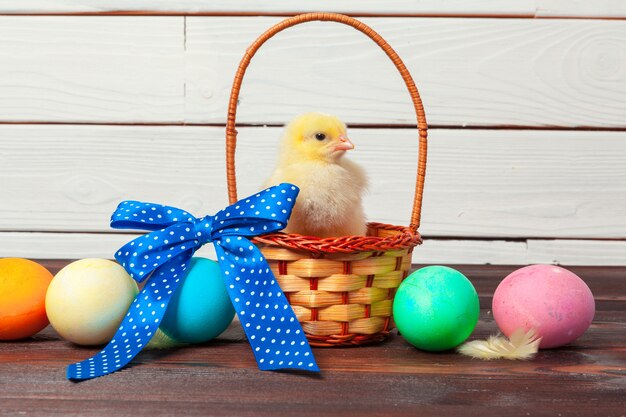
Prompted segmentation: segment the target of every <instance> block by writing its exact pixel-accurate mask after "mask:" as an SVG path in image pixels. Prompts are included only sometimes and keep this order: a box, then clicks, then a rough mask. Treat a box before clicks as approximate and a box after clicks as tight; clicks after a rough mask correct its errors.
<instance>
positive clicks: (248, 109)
mask: <svg viewBox="0 0 626 417" xmlns="http://www.w3.org/2000/svg"><path fill="white" fill-rule="evenodd" d="M278 21H279V19H278V18H271V17H266V18H258V19H247V18H232V17H230V18H229V17H224V18H211V19H207V18H202V17H191V18H188V19H187V41H186V45H187V48H186V51H187V53H186V56H187V81H188V82H187V86H186V92H187V94H186V98H187V112H186V119H187V121H188V122H193V123H223V122H224V121H225V112H224V109H225V108H226V103H227V100H228V98H229V95H230V87H231V83H232V81H231V80H232V77H233V74H234V72H235V69H236V66H237V64H238V62H239V60H240V59H241V57H242V56H243V51H244V50H245V48H246V47H247V46H248V45H249V44H250V43H251V41H252V40H253V39H255V38H256V36H257V35H258V34H260V33H262V32H263V31H264V30H265V29H266V28H268V27H270V26H271V25H272V24H273V23H276V22H278ZM363 21H364V22H365V23H367V24H369V25H370V26H371V27H373V28H374V29H375V30H376V31H378V32H379V33H380V34H381V35H382V36H383V37H384V38H385V39H386V40H387V41H388V42H389V43H390V44H391V46H392V47H393V48H394V49H395V50H396V51H397V52H398V54H399V55H400V57H402V59H403V60H404V62H405V63H406V65H407V67H408V68H409V70H410V71H411V73H412V75H413V78H414V80H415V82H416V84H417V87H418V89H419V90H420V93H421V95H422V99H423V101H424V105H425V108H426V115H427V119H428V121H429V123H430V124H433V125H438V126H487V125H489V126H492V125H498V126H502V125H513V126H566V127H577V126H595V127H603V128H621V127H626V122H625V120H626V119H625V118H624V116H625V115H626V112H625V110H624V102H626V71H622V69H623V68H626V26H625V25H623V24H622V23H621V22H605V21H539V20H494V19H464V20H459V19H419V18H404V19H398V18H366V19H363ZM321 45H323V47H322V46H321ZM239 99H240V109H239V116H238V120H239V121H240V122H245V123H259V124H263V123H282V122H283V121H284V118H285V117H286V116H289V115H292V114H297V113H300V112H304V111H310V110H311V109H319V110H323V111H326V112H329V113H336V114H339V115H341V116H342V117H343V118H344V119H345V120H346V121H347V122H349V123H362V124H371V123H374V124H376V123H377V124H399V123H400V124H411V123H415V114H414V110H413V107H412V105H411V104H410V100H409V97H408V93H407V92H406V88H405V87H404V84H403V82H402V80H401V79H400V76H399V75H398V74H397V71H396V69H395V68H394V67H393V65H392V64H391V63H390V62H389V61H388V59H387V57H386V56H384V54H383V53H382V52H381V51H380V50H379V49H378V47H377V46H376V45H375V44H374V43H373V42H371V41H370V40H369V39H367V38H366V37H365V36H363V35H362V34H361V33H358V32H357V31H355V30H353V29H352V28H348V27H342V26H341V25H339V24H336V23H309V24H306V25H301V26H298V27H294V28H291V29H289V30H288V31H285V32H283V33H280V34H279V35H277V37H276V38H274V39H271V40H270V41H269V42H268V43H267V44H266V45H264V46H263V47H262V48H261V49H260V50H259V52H258V53H257V55H256V56H255V57H254V59H253V61H252V64H251V66H250V68H249V69H248V72H247V74H246V77H245V79H244V83H243V88H242V91H241V95H240V97H239Z"/></svg>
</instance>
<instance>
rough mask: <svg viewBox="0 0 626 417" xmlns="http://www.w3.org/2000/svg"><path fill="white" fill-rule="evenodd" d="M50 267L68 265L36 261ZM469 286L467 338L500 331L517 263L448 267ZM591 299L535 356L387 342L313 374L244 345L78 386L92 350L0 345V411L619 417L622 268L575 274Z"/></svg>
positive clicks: (331, 361) (178, 356)
mask: <svg viewBox="0 0 626 417" xmlns="http://www.w3.org/2000/svg"><path fill="white" fill-rule="evenodd" d="M43 263H44V264H45V265H46V266H48V267H49V268H50V269H51V270H52V271H53V272H55V271H57V270H58V269H59V268H60V267H61V266H63V265H64V264H65V262H61V261H48V262H43ZM455 267H456V268H457V269H459V270H460V271H462V272H463V273H465V274H466V275H467V276H468V277H469V278H470V279H471V280H472V281H473V283H474V285H475V286H476V288H477V290H478V292H479V295H480V297H481V306H482V307H483V308H484V309H483V310H482V311H481V318H480V322H479V324H478V327H477V329H476V331H475V332H474V334H473V335H472V338H484V337H486V336H488V335H489V334H492V333H494V332H496V325H495V323H494V321H493V319H492V317H491V314H490V311H489V307H490V303H491V299H490V297H491V294H492V293H493V291H494V289H495V287H496V286H497V284H498V282H499V281H500V280H501V279H502V278H503V277H504V276H506V275H507V274H508V273H509V272H511V271H513V270H514V269H515V268H516V267H514V266H455ZM569 269H570V270H572V271H573V272H575V273H577V274H578V275H579V276H580V277H581V278H583V279H584V280H585V281H586V282H587V283H588V284H589V286H590V288H591V290H592V292H593V293H594V295H595V297H596V302H597V305H596V307H597V312H596V317H595V320H594V322H593V324H592V326H591V328H590V329H589V330H588V331H587V333H585V335H583V336H582V337H581V338H580V339H578V340H577V341H575V342H574V343H572V344H571V345H569V346H567V347H563V348H559V349H554V350H546V351H540V352H539V354H538V355H537V356H536V357H535V358H534V359H533V360H530V361H525V362H521V361H505V360H498V361H490V362H486V361H479V360H475V359H470V358H466V357H464V356H461V355H459V354H457V353H454V352H445V353H427V352H422V351H419V350H417V349H415V348H413V347H412V346H410V345H408V344H407V343H406V342H405V341H404V340H403V339H402V338H401V337H400V336H398V335H394V337H392V338H391V339H390V340H389V341H387V342H384V343H382V344H380V345H376V346H369V347H358V348H332V349H324V348H316V349H315V356H316V358H317V361H318V363H319V365H320V368H321V369H322V372H321V374H320V375H308V374H303V373H294V372H262V371H259V370H258V369H257V367H256V364H255V362H254V359H253V355H252V352H251V351H250V348H249V346H248V345H247V343H245V342H244V341H242V340H241V339H240V338H238V337H233V336H228V335H227V336H228V337H226V338H221V339H220V340H216V341H213V342H211V343H208V344H205V345H201V346H193V347H185V348H180V349H173V350H151V351H144V352H142V353H141V354H140V355H139V356H138V357H137V358H136V359H135V360H134V362H133V366H131V367H128V368H126V369H124V370H122V371H120V372H117V373H115V374H113V375H109V376H107V377H103V378H97V379H95V380H90V381H85V382H81V383H72V382H69V381H67V380H66V379H65V367H66V365H68V364H70V363H72V362H76V361H79V360H83V359H85V358H87V357H89V356H91V355H92V354H94V353H96V352H97V350H98V349H97V348H84V347H77V346H75V345H72V344H71V343H69V342H66V341H64V340H61V339H59V337H58V336H57V335H56V334H55V333H54V331H53V330H51V329H50V328H48V329H46V330H45V331H43V332H41V333H40V334H39V335H37V336H36V337H34V338H31V339H28V340H23V341H18V342H0V416H2V417H5V416H72V415H84V416H125V415H128V416H131V415H132V416H137V417H139V416H174V415H189V416H262V415H268V416H374V415H393V416H405V415H406V416H418V415H419V416H431V415H432V416H443V415H455V416H478V415H480V416H481V417H483V416H485V417H486V416H518V415H521V416H538V415H545V416H615V417H619V416H625V415H626V267H619V268H618V267H614V268H610V267H572V268H569Z"/></svg>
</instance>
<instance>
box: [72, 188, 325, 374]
mask: <svg viewBox="0 0 626 417" xmlns="http://www.w3.org/2000/svg"><path fill="white" fill-rule="evenodd" d="M298 191H299V190H298V188H297V187H295V186H294V185H291V184H280V185H277V186H274V187H271V188H268V189H267V190H264V191H262V192H260V193H258V194H255V195H253V196H250V197H248V198H244V199H242V200H240V201H238V202H237V203H235V204H233V205H231V206H229V207H227V208H225V209H224V210H222V211H220V212H219V213H217V214H216V215H215V216H205V217H202V218H195V217H193V216H191V215H190V214H189V213H187V212H185V211H183V210H180V209H177V208H174V207H168V206H163V205H159V204H152V203H141V202H137V201H124V202H122V203H121V204H120V205H119V206H118V208H117V210H116V211H115V212H114V213H113V216H112V218H111V226H112V227H114V228H118V229H144V230H150V231H152V232H150V233H148V234H146V235H143V236H141V237H139V238H137V239H134V240H133V241H131V242H129V243H127V244H126V245H124V246H123V247H122V248H121V249H120V250H119V251H118V252H117V253H116V255H115V258H116V259H117V260H118V262H119V263H120V264H121V265H122V266H123V267H124V268H126V270H127V271H128V273H129V274H130V275H131V277H133V278H134V279H135V280H137V281H139V282H142V281H144V280H145V279H148V281H147V283H146V285H145V286H144V288H143V290H142V291H141V292H140V293H139V295H138V296H137V298H135V300H134V301H133V303H132V304H131V306H130V308H129V311H128V313H127V314H126V316H125V318H124V320H123V321H122V324H121V325H120V327H119V329H118V331H117V333H115V335H114V336H113V339H112V340H111V342H109V344H108V345H107V346H105V347H104V349H103V350H102V351H100V352H99V353H98V354H97V355H95V356H93V357H91V358H89V359H87V360H85V361H82V362H79V363H75V364H73V365H70V366H68V368H67V377H68V379H71V380H82V379H90V378H95V377H98V376H102V375H106V374H109V373H112V372H115V371H117V370H119V369H121V368H123V367H124V366H125V365H126V364H128V363H129V362H130V361H131V360H132V359H133V358H134V357H135V356H136V355H137V354H138V353H139V352H140V351H141V349H142V348H143V347H144V346H146V345H147V344H148V342H149V341H150V339H151V338H152V336H153V335H154V334H155V332H156V330H157V328H158V327H159V324H160V322H161V320H162V318H163V315H164V314H165V310H166V308H167V305H168V303H169V301H170V299H171V297H172V295H173V293H174V292H175V291H176V288H177V286H178V284H179V282H180V280H181V279H182V278H184V276H185V274H186V272H187V268H188V267H189V261H190V259H191V257H192V256H193V254H194V252H195V251H196V250H197V249H198V248H200V247H201V246H202V245H204V244H205V243H208V242H213V243H214V245H215V249H216V252H217V256H218V262H219V265H220V268H221V270H222V273H223V278H224V281H225V283H226V288H227V290H228V294H229V295H230V298H231V301H232V302H233V305H234V307H235V310H236V311H237V314H238V316H239V319H240V321H241V324H242V326H243V329H244V331H245V333H246V335H247V337H248V341H249V342H250V345H251V347H252V350H253V352H254V355H255V358H256V361H257V364H258V366H259V369H261V370H276V369H304V370H308V371H319V368H318V366H317V363H316V362H315V358H314V357H313V353H312V352H311V348H310V346H309V344H308V342H307V340H306V337H305V335H304V332H303V330H302V327H301V326H300V323H299V322H298V320H297V318H296V316H295V314H294V312H293V310H292V309H291V307H290V305H289V303H288V302H287V300H286V298H285V296H284V294H283V293H282V290H281V289H280V287H279V286H278V283H277V282H276V278H275V277H274V274H273V273H272V271H271V270H270V268H269V265H268V264H267V261H266V260H265V258H264V257H263V255H262V254H261V252H260V251H259V249H258V248H257V247H256V246H255V245H253V244H252V243H251V242H250V240H249V239H248V237H252V236H256V235H260V234H264V233H271V232H276V231H279V230H282V229H283V228H284V227H285V226H286V225H287V220H288V219H289V215H290V214H291V209H292V208H293V204H294V203H295V199H296V197H297V195H298Z"/></svg>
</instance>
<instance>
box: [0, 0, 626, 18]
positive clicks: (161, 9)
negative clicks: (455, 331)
mask: <svg viewBox="0 0 626 417" xmlns="http://www.w3.org/2000/svg"><path fill="white" fill-rule="evenodd" d="M317 11H319V7H318V5H311V3H310V2H308V1H303V0H294V1H290V2H288V3H286V2H264V3H262V4H260V3H259V2H255V1H250V0H235V1H229V2H220V1H214V0H212V1H206V0H181V1H177V2H175V3H174V2H171V1H166V0H135V1H132V2H128V1H126V0H108V1H107V0H89V1H85V0H82V1H72V0H45V1H43V0H21V1H19V2H15V1H11V0H0V14H47V13H48V14H56V13H85V14H108V13H115V14H136V13H141V14H162V13H165V14H168V13H171V14H198V13H202V14H234V15H236V14H244V13H246V14H296V13H304V12H317ZM324 11H327V12H337V13H345V14H351V15H361V14H364V15H368V14H373V15H408V16H411V15H433V16H496V17H499V16H520V17H593V18H623V17H626V8H624V4H623V2H621V1H620V0H600V1H597V0H596V1H593V2H589V1H580V0H579V1H572V0H507V1H506V2H503V1H497V0H475V1H467V0H452V1H446V2H440V1H435V0H428V1H425V0H422V1H419V2H416V1H411V0H390V1H386V2H385V3H384V5H383V4H381V3H380V2H378V1H375V0H361V1H356V0H336V1H333V2H332V3H325V4H324Z"/></svg>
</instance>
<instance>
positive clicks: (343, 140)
mask: <svg viewBox="0 0 626 417" xmlns="http://www.w3.org/2000/svg"><path fill="white" fill-rule="evenodd" d="M350 149H354V143H352V142H350V139H348V138H347V137H345V136H339V144H337V146H335V150H336V151H349V150H350Z"/></svg>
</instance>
